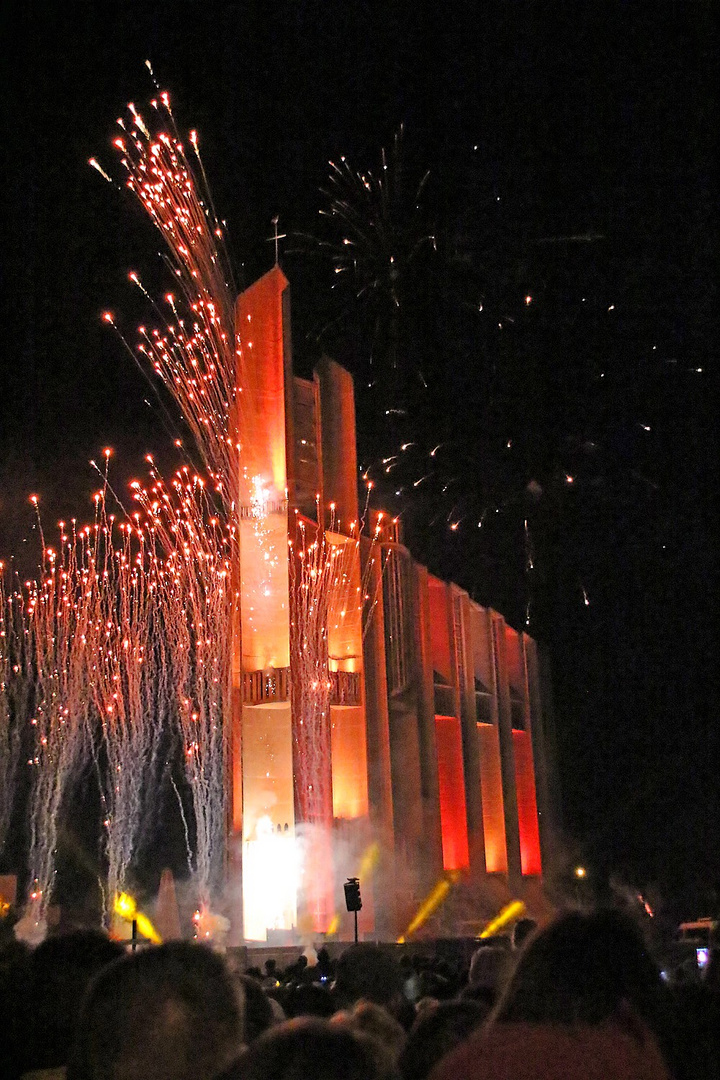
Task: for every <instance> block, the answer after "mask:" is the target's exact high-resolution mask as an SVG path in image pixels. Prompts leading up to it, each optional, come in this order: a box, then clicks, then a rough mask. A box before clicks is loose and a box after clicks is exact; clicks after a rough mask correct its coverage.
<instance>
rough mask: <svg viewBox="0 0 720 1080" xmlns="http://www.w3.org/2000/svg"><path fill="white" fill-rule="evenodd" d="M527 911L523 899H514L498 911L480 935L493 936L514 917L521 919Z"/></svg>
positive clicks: (480, 936) (484, 936)
mask: <svg viewBox="0 0 720 1080" xmlns="http://www.w3.org/2000/svg"><path fill="white" fill-rule="evenodd" d="M525 911H526V907H525V905H524V904H523V902H522V900H513V901H512V903H510V904H508V905H507V906H506V907H504V908H503V909H502V911H500V912H498V914H497V915H496V916H495V918H494V919H491V920H490V922H489V923H488V924H487V926H485V927H484V928H483V929H482V930H481V931H480V933H479V934H478V937H479V938H489V937H492V936H493V934H497V933H498V932H499V931H500V930H502V928H503V927H504V926H507V924H508V923H509V922H512V921H513V920H514V919H519V918H520V917H521V916H522V915H524V914H525Z"/></svg>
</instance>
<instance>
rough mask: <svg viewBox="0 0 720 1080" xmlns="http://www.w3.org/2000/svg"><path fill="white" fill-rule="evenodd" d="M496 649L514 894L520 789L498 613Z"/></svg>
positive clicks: (507, 838) (518, 880)
mask: <svg viewBox="0 0 720 1080" xmlns="http://www.w3.org/2000/svg"><path fill="white" fill-rule="evenodd" d="M492 620H493V649H494V654H495V669H496V672H497V702H498V734H499V736H500V760H501V766H502V786H503V805H504V810H505V843H506V845H507V860H508V882H509V884H510V887H511V889H512V890H513V891H515V890H518V889H520V887H521V884H522V868H521V860H520V826H519V824H518V805H517V789H516V786H515V784H516V780H515V752H514V748H513V738H512V711H511V707H510V682H509V679H508V670H507V655H506V645H505V620H504V619H503V617H502V615H498V614H497V612H493V613H492Z"/></svg>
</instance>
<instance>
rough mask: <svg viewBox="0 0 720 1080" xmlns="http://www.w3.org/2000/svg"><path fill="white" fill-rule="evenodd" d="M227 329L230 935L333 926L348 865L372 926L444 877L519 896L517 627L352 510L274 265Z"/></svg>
mask: <svg viewBox="0 0 720 1080" xmlns="http://www.w3.org/2000/svg"><path fill="white" fill-rule="evenodd" d="M236 330H237V334H238V337H239V339H240V342H241V346H242V347H241V349H240V351H239V359H238V387H239V393H238V398H237V400H238V405H237V408H238V430H239V431H240V432H241V433H242V445H241V456H240V460H241V462H242V475H241V477H240V492H239V500H238V501H239V569H238V577H239V582H238V586H239V594H240V603H239V611H238V614H237V625H236V633H235V640H236V648H235V659H234V670H233V688H234V696H235V709H234V716H233V731H232V739H231V743H232V748H231V761H230V772H231V777H230V779H229V785H230V792H231V797H230V808H229V818H230V823H229V827H230V842H229V849H230V852H231V860H232V863H233V865H234V866H235V867H236V868H238V872H239V873H240V874H241V878H242V905H241V906H242V918H241V920H240V918H239V916H240V912H239V911H238V913H237V914H238V922H239V923H240V925H239V926H238V928H237V929H238V930H239V934H237V935H236V936H237V937H238V938H243V939H244V940H246V941H268V942H273V941H274V942H277V943H278V944H280V943H282V942H284V941H286V940H287V941H290V940H292V935H293V934H296V933H297V930H298V928H299V930H300V932H303V931H304V932H312V933H314V934H338V935H339V936H340V937H344V938H347V937H348V936H349V927H350V921H349V920H350V916H349V915H348V914H347V913H346V911H345V904H344V901H343V882H344V881H345V880H346V878H348V877H356V876H357V877H360V884H361V889H362V897H363V909H362V911H361V912H360V928H361V932H362V933H364V934H365V935H372V936H373V937H378V938H380V939H386V940H396V939H397V937H398V935H399V934H401V933H402V932H403V931H404V930H405V928H406V927H407V926H408V924H409V922H410V921H411V919H412V917H413V915H414V914H415V913H416V912H417V910H418V908H419V907H420V905H421V904H422V902H423V900H424V898H425V897H427V896H428V894H429V893H431V891H432V889H433V887H434V886H435V885H436V884H437V883H438V882H439V881H442V880H446V881H448V882H452V883H453V886H454V887H455V888H457V889H460V890H463V889H464V890H465V892H466V893H467V894H468V895H471V896H474V897H476V898H477V897H480V898H482V897H485V898H486V909H487V912H488V913H492V912H493V910H495V911H496V910H497V908H498V907H499V906H501V905H502V903H504V902H506V900H508V899H510V898H520V899H524V900H525V901H526V902H527V903H528V906H529V907H530V909H531V910H532V909H533V904H534V903H535V904H537V903H539V902H540V901H539V898H540V896H541V891H542V878H543V873H544V872H545V871H546V870H547V867H548V865H549V864H550V862H551V860H552V854H553V842H554V834H555V826H556V818H555V810H554V801H555V792H556V784H555V780H554V766H553V761H554V757H553V752H552V737H551V736H552V730H551V727H550V714H549V708H548V704H547V697H546V685H547V679H546V678H545V676H544V674H543V666H542V662H541V661H542V658H541V657H540V656H539V653H538V648H537V646H536V643H535V641H533V639H532V638H530V637H529V636H528V635H527V634H524V633H518V632H517V631H515V630H514V629H512V628H511V627H510V626H508V625H507V623H506V622H505V620H504V619H503V617H502V615H500V614H498V613H497V612H495V611H492V610H488V609H485V608H483V607H480V606H479V605H478V604H476V603H474V602H473V601H472V600H471V599H470V597H469V596H468V595H467V593H465V592H464V591H463V590H461V589H460V588H459V587H457V586H455V585H453V584H451V583H447V582H444V581H440V580H439V579H437V578H435V577H433V575H432V574H430V573H429V572H428V571H427V569H426V568H424V567H423V566H420V565H418V564H417V563H416V562H415V561H414V560H413V558H412V555H411V554H410V552H409V551H408V550H407V549H406V548H405V547H404V546H403V543H402V539H401V536H400V535H399V531H398V526H397V524H396V523H395V522H393V521H392V520H391V519H389V518H387V517H385V516H383V515H381V514H379V513H378V512H377V511H371V512H370V513H369V514H368V520H367V521H366V522H365V525H364V528H363V529H362V530H361V527H360V519H361V516H362V508H361V507H359V506H358V468H357V458H356V433H355V407H354V396H353V382H352V378H351V376H350V375H349V373H348V372H347V371H345V370H344V369H343V368H342V367H340V366H339V365H338V364H336V363H334V362H333V361H331V360H327V359H324V360H322V361H321V363H320V364H319V365H318V367H317V370H316V371H315V374H314V377H313V379H312V380H307V379H302V378H299V377H297V376H295V375H293V372H292V349H291V335H290V321H289V289H288V283H287V280H286V278H285V277H284V275H283V273H282V271H281V270H280V269H279V267H277V266H276V267H275V268H274V269H273V270H271V271H270V272H269V273H268V274H266V275H265V276H264V277H262V278H261V279H260V280H259V281H257V282H256V283H255V284H254V285H252V286H251V287H250V288H249V289H247V290H246V291H245V292H243V293H242V294H241V295H240V297H239V298H238V300H237V306H236ZM240 868H241V869H240ZM480 908H482V902H480ZM480 915H481V912H480V911H479V910H478V912H477V916H478V917H480ZM431 926H435V930H436V931H437V924H435V923H429V924H428V929H430V927H431ZM451 932H454V933H456V934H462V933H468V932H469V931H468V926H467V925H464V926H463V925H460V921H458V923H457V925H455V926H453V927H451Z"/></svg>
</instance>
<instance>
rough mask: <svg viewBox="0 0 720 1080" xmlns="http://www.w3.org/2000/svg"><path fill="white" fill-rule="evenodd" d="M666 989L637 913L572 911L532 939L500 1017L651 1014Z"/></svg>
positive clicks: (563, 1019)
mask: <svg viewBox="0 0 720 1080" xmlns="http://www.w3.org/2000/svg"><path fill="white" fill-rule="evenodd" d="M661 989H662V985H661V981H660V973H659V971H658V969H657V967H656V966H655V965H654V963H653V961H652V960H651V959H650V956H649V954H648V952H647V950H646V948H645V943H644V941H643V939H642V936H641V934H640V932H639V930H638V929H637V927H636V926H635V924H634V923H633V922H632V920H631V919H629V918H628V917H627V916H625V915H623V914H621V913H620V912H617V911H598V912H594V913H591V914H586V913H581V912H569V913H567V914H565V915H562V916H560V917H559V918H558V919H556V920H555V921H554V922H553V923H551V924H550V925H549V926H547V927H546V928H545V929H544V930H542V931H540V932H539V933H538V934H537V935H536V936H535V937H533V938H531V939H530V941H529V942H528V943H527V945H526V947H525V949H524V950H523V951H522V952H521V954H520V958H519V960H518V963H517V967H516V968H515V971H514V972H513V975H512V977H511V979H510V981H509V983H508V986H507V987H506V989H505V992H504V993H503V994H502V996H501V999H500V1001H499V1002H498V1005H497V1008H496V1009H495V1012H494V1016H495V1017H496V1018H497V1019H498V1020H526V1021H531V1022H545V1021H546V1022H553V1023H560V1024H571V1023H574V1022H576V1021H578V1022H584V1023H588V1024H597V1023H601V1022H602V1021H604V1020H608V1019H612V1018H613V1017H616V1016H617V1015H618V1014H619V1013H620V1012H621V1011H622V1009H623V1008H624V1007H627V1006H632V1007H633V1008H634V1010H635V1011H636V1012H637V1013H638V1014H639V1015H641V1016H644V1017H645V1019H647V1020H652V1015H651V1014H652V1011H653V1007H654V1003H655V1001H656V999H657V996H658V994H659V993H660V992H661Z"/></svg>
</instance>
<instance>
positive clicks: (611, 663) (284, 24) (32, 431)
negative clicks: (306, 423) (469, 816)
mask: <svg viewBox="0 0 720 1080" xmlns="http://www.w3.org/2000/svg"><path fill="white" fill-rule="evenodd" d="M48 7H49V8H50V12H49V13H48V10H47V8H48ZM2 18H3V21H4V26H3V32H2V38H3V41H4V42H5V48H4V54H5V55H4V57H3V69H4V80H3V99H2V124H3V131H2V140H1V145H2V149H3V152H4V155H5V159H4V163H3V196H4V197H3V211H4V221H3V229H2V268H3V290H2V314H1V316H0V318H1V326H2V334H1V335H0V344H1V348H2V354H1V360H0V554H2V555H4V556H7V555H9V554H11V553H13V552H14V553H16V555H17V556H18V558H19V560H20V562H22V561H23V560H26V561H27V560H28V559H29V561H30V562H32V559H33V557H34V556H33V555H30V556H28V554H27V553H28V551H31V552H32V551H35V550H36V548H35V547H34V545H36V543H37V533H36V530H34V529H33V519H32V515H31V508H30V506H29V504H28V501H27V498H28V495H29V494H30V493H31V492H38V493H39V494H40V495H41V498H42V502H41V507H42V512H43V519H44V521H45V524H46V526H49V527H50V528H51V527H53V526H54V522H55V521H56V520H57V517H58V516H59V515H61V514H62V515H65V516H72V515H76V516H78V517H79V518H83V517H84V516H85V515H87V516H88V517H89V516H90V511H91V506H90V501H89V495H90V492H91V491H92V490H93V489H94V487H95V486H96V480H94V479H93V475H92V471H91V469H90V468H89V465H88V461H89V459H90V458H92V457H96V456H97V455H98V453H99V452H100V450H101V448H102V447H104V446H112V447H114V449H115V451H116V454H117V459H118V464H117V465H116V466H114V468H116V469H117V470H118V472H117V475H118V477H119V478H120V477H123V478H125V477H129V476H130V475H131V473H133V472H134V471H135V472H136V471H137V470H139V469H141V468H142V464H141V458H142V455H143V453H145V452H146V451H148V450H151V451H153V452H155V453H156V454H158V455H159V456H160V459H161V460H162V459H163V455H166V454H168V448H169V447H170V445H171V442H172V439H173V437H174V436H175V435H176V434H177V433H178V431H180V432H181V422H180V420H177V421H172V422H168V420H167V417H166V415H165V412H164V411H163V410H162V409H161V408H160V407H159V403H158V396H157V393H156V390H154V389H153V388H152V387H151V386H150V385H149V383H148V381H147V380H146V378H145V377H144V376H143V374H142V373H141V372H140V370H139V369H138V367H137V366H136V365H135V364H134V362H133V359H132V357H131V356H130V355H128V353H127V352H126V351H125V350H124V349H123V346H122V344H121V342H120V341H119V340H118V339H117V337H116V336H114V335H113V334H112V333H111V332H110V331H109V330H108V328H107V327H106V326H104V325H103V323H102V322H101V313H102V312H103V311H104V310H106V309H110V310H112V311H113V312H114V313H115V316H116V319H117V321H118V323H119V324H120V326H121V328H122V330H123V332H124V334H125V335H126V337H127V338H128V340H129V341H131V342H132V341H133V340H134V331H135V327H136V325H137V324H138V322H140V321H143V320H145V319H147V318H148V312H147V306H143V302H142V298H141V297H140V296H139V294H138V293H137V291H134V290H133V289H132V287H131V286H130V285H129V283H128V281H127V273H128V271H129V270H130V269H136V270H138V271H139V272H140V273H141V274H142V276H143V280H144V281H145V282H146V284H148V285H149V287H150V288H151V289H152V291H153V292H156V293H157V294H158V295H162V291H163V288H164V285H165V281H164V278H163V271H162V267H161V265H160V260H159V259H158V254H157V253H158V249H159V246H160V245H159V241H158V239H157V237H156V235H155V233H154V231H153V230H152V228H151V226H150V225H149V224H148V223H147V222H146V221H145V220H144V218H143V216H142V213H141V211H140V210H139V208H138V207H137V206H135V205H134V204H133V203H132V202H131V201H130V198H129V197H128V196H127V195H124V194H123V193H122V192H119V191H118V190H116V189H115V188H113V187H112V186H111V185H109V184H106V183H105V182H103V180H102V179H101V178H100V177H99V176H98V174H97V173H96V172H94V171H93V170H92V169H90V168H89V167H88V165H87V160H88V158H89V157H90V156H93V155H94V156H97V157H98V159H99V160H100V161H101V162H102V163H103V164H104V165H105V167H106V168H109V169H110V171H112V172H114V175H115V176H116V177H119V176H120V172H119V169H117V168H114V166H115V165H116V162H115V161H114V157H113V152H112V150H111V149H110V141H111V139H112V137H113V136H114V134H115V130H116V129H115V126H114V121H115V118H116V117H118V116H120V115H121V113H122V112H123V111H124V108H125V105H126V103H127V102H128V101H134V102H135V103H136V104H137V105H138V107H140V108H142V107H143V106H145V105H146V103H147V101H148V100H149V99H150V98H151V97H152V96H153V93H154V87H153V84H152V80H151V78H150V76H149V73H148V71H147V68H146V67H145V64H144V61H145V60H146V59H150V60H151V61H152V65H153V69H154V72H155V75H156V77H157V79H158V81H159V82H160V84H161V86H162V88H163V89H168V90H169V91H170V94H171V98H172V103H173V111H174V114H175V116H176V119H177V121H178V126H179V127H180V129H181V130H182V131H187V130H189V129H190V128H196V129H197V130H198V132H199V135H200V145H201V152H202V155H203V161H204V165H205V169H206V172H207V175H208V178H209V181H210V187H211V190H212V194H213V197H214V200H215V204H216V207H217V210H218V213H219V215H220V217H221V218H223V219H225V220H226V221H227V223H228V228H229V236H230V251H231V254H232V258H233V263H234V269H235V274H236V279H237V285H238V287H242V286H243V285H247V284H249V283H250V282H252V281H253V280H254V279H255V278H256V277H257V276H259V274H261V273H263V272H264V271H265V270H267V269H269V267H270V266H271V264H272V260H273V245H272V243H271V242H269V238H270V237H271V236H272V232H273V226H272V218H273V217H274V216H275V215H279V227H280V232H281V233H284V234H287V236H286V238H285V239H283V240H282V241H281V264H282V266H283V269H284V270H285V272H286V274H287V275H288V277H289V279H290V282H291V287H292V296H293V327H294V354H295V366H296V369H297V370H298V371H299V372H300V373H302V374H309V372H310V371H311V370H312V366H313V363H314V362H315V361H316V360H317V359H318V357H319V355H320V354H321V352H322V351H327V352H328V353H329V354H330V355H332V356H334V357H335V358H336V359H338V360H339V361H340V362H341V363H344V364H346V365H347V366H348V367H349V368H350V370H351V371H353V374H354V375H355V378H356V387H357V408H358V428H359V431H358V439H359V451H360V459H361V461H362V462H363V465H364V466H365V467H366V468H367V469H368V470H369V474H370V476H371V477H372V478H373V479H374V480H375V482H376V485H377V487H376V493H375V494H374V496H373V498H374V500H376V504H377V505H378V506H386V507H387V508H388V509H391V510H393V511H394V512H400V513H401V515H402V518H403V522H404V526H405V535H406V538H407V541H408V543H409V546H410V547H411V549H412V550H413V552H414V553H415V554H416V556H417V557H418V558H419V559H422V560H423V561H425V562H426V563H427V565H428V566H429V567H430V569H431V570H432V571H433V572H435V573H438V574H439V575H441V576H444V577H451V578H452V579H453V580H456V581H458V582H459V583H460V584H461V585H463V586H464V587H466V588H467V589H468V590H469V591H470V592H471V594H472V595H473V596H474V597H475V598H476V599H477V600H478V601H480V602H481V603H485V604H491V605H492V606H494V607H496V608H497V609H498V610H500V611H502V612H503V613H504V614H505V615H506V617H507V618H508V619H509V621H510V622H511V623H512V624H513V625H514V626H516V627H517V628H518V629H523V628H527V629H528V631H529V632H530V633H532V634H534V635H535V636H536V637H538V639H539V640H540V641H542V642H544V643H545V644H546V645H547V647H548V649H549V652H550V655H551V658H552V664H553V674H554V685H555V713H556V724H557V741H558V754H559V765H560V775H561V779H562V803H563V812H564V819H565V832H566V839H567V845H568V857H569V858H570V859H572V860H575V859H581V860H582V861H584V862H586V863H587V865H588V867H589V868H590V871H591V873H592V874H594V875H595V877H596V880H602V879H603V878H605V877H606V876H607V874H608V873H611V872H612V873H614V874H615V875H617V876H619V877H620V878H622V880H624V881H626V882H628V883H631V884H634V885H636V886H638V887H641V888H646V887H648V886H649V885H651V884H653V883H655V884H657V885H658V886H659V888H660V891H661V892H662V893H663V895H665V896H666V897H667V898H668V900H670V901H672V902H675V903H676V904H677V906H678V907H679V908H683V910H685V911H687V913H688V914H690V915H696V914H705V913H707V909H708V908H709V906H710V905H712V904H716V903H717V887H718V885H720V864H719V861H718V859H719V848H718V835H717V833H718V830H717V822H718V782H717V772H718V764H717V763H718V761H719V760H720V755H719V754H718V750H719V747H718V738H717V730H716V725H715V717H714V714H713V713H711V706H712V705H714V704H715V701H716V695H717V689H718V688H717V676H716V668H717V663H716V659H715V652H716V647H717V640H718V639H717V635H716V634H715V632H714V629H713V627H714V611H715V604H714V597H713V592H714V588H713V585H714V583H716V578H717V575H716V573H715V567H716V553H715V536H716V530H715V525H716V523H715V519H714V513H713V509H712V507H713V501H714V500H713V496H714V494H715V479H716V461H717V445H716V439H715V430H714V429H715V412H714V403H713V383H714V378H715V373H716V363H717V361H716V352H717V334H716V327H717V324H716V305H717V292H716V287H715V281H716V272H715V266H714V260H713V253H714V250H715V241H716V239H717V236H716V224H717V221H716V209H715V202H714V199H715V196H716V187H715V182H716V175H715V173H714V169H713V166H712V163H713V160H714V156H715V154H714V151H715V147H714V132H715V131H716V129H717V119H718V117H717V108H716V106H717V100H716V97H715V87H714V85H713V83H714V80H713V78H712V74H711V73H712V68H713V64H712V60H713V58H714V56H715V55H716V51H715V47H716V44H717V41H716V36H715V24H714V21H713V18H712V13H711V5H710V4H709V3H707V4H706V3H702V2H692V0H691V2H689V3H685V4H674V3H670V2H669V0H668V2H667V3H659V4H653V5H651V4H647V5H645V4H642V3H641V4H629V3H628V4H622V3H611V2H610V3H600V4H584V3H579V2H578V3H574V2H569V3H568V2H565V3H556V4H554V3H540V2H532V0H525V2H523V0H517V2H516V3H512V4H508V3H502V2H499V0H492V2H488V3H475V4H473V3H466V2H454V0H451V2H450V3H445V4H440V5H435V10H434V11H433V12H431V13H430V14H427V15H424V14H423V15H422V16H421V15H420V11H419V8H418V6H411V5H405V4H397V5H395V4H392V5H391V4H388V3H387V2H385V3H375V2H373V0H365V2H361V0H344V2H338V3H334V2H330V3H328V2H327V0H325V2H322V3H321V2H319V0H303V2H302V3H300V2H298V0H295V2H292V0H276V2H275V3H274V4H273V5H268V4H260V3H258V2H257V0H249V2H247V3H230V2H218V3H196V2H194V0H186V2H178V3H169V2H167V0H158V2H156V3H154V4H146V3H139V2H137V0H127V2H125V3H119V4H117V5H114V6H112V7H108V6H106V5H103V4H97V5H95V4H92V5H90V4H85V3H73V2H69V3H64V4H51V5H46V4H42V5H41V4H39V3H36V2H34V0H30V2H27V3H23V4H13V3H8V4H5V5H4V6H3V12H2ZM401 127H402V135H401V136H400V135H399V132H400V130H401ZM383 148H385V149H386V151H387V154H386V159H385V163H386V165H387V169H385V170H383V168H382V162H381V150H382V149H383ZM343 156H344V157H345V159H346V162H347V163H348V166H349V167H350V171H351V172H354V171H355V170H359V171H361V172H363V173H364V174H365V175H366V176H367V175H368V170H369V171H370V172H372V174H373V175H374V176H375V177H380V176H384V183H385V191H386V193H388V196H389V197H388V199H387V200H386V202H385V203H384V204H383V205H379V204H378V202H377V200H376V201H373V200H372V199H367V200H363V198H362V197H361V192H360V194H359V193H358V192H359V190H360V189H359V188H358V186H357V185H355V187H354V188H353V187H352V185H351V184H350V186H349V187H348V190H347V192H345V194H347V195H348V198H349V200H350V210H351V211H352V213H353V214H357V218H353V220H354V221H356V223H357V222H360V225H359V226H358V228H359V229H360V231H361V232H362V235H363V236H366V237H369V238H370V239H369V240H368V242H367V245H366V248H365V250H364V252H363V257H362V258H361V259H360V260H359V261H358V262H357V264H356V266H355V267H354V268H348V270H347V271H345V272H343V273H341V274H337V273H336V272H335V270H336V267H337V266H338V263H337V260H338V259H339V260H343V259H344V258H345V256H346V255H347V250H346V249H343V245H342V239H343V235H344V234H345V233H346V231H347V230H346V229H345V233H344V226H346V225H347V224H348V223H347V221H346V222H344V223H343V222H342V221H340V220H339V219H338V218H337V216H336V217H335V218H332V217H328V216H326V215H321V214H319V211H320V210H322V209H328V208H329V207H330V205H331V200H332V198H333V194H334V193H335V194H337V192H338V187H337V184H336V185H335V187H333V182H332V181H331V179H330V177H331V168H330V165H329V161H331V160H332V161H334V162H336V163H337V164H338V165H340V164H341V158H342V157H343ZM334 175H335V177H336V180H337V177H338V175H339V174H338V173H335V174H334ZM348 175H349V174H348ZM390 196H391V197H390ZM353 198H355V199H356V202H355V204H353V202H352V200H353ZM363 222H364V223H363ZM358 235H359V234H358ZM431 238H432V239H431ZM390 254H393V255H394V258H395V262H394V263H393V267H392V272H390V270H389V269H388V267H389V255H390ZM333 260H335V261H333ZM340 265H342V264H340ZM359 291H361V293H362V294H361V297H360V299H359V300H358V299H356V294H357V293H358V292H359ZM528 298H529V299H528ZM403 445H406V447H407V448H406V450H401V449H400V447H401V446H403ZM433 450H435V453H434V454H432V455H431V451H433ZM394 455H397V457H395V456H394ZM168 456H169V455H168ZM383 459H388V460H387V461H386V462H383ZM388 464H390V466H391V469H390V472H389V473H386V472H385V469H386V468H387V465H388ZM119 482H120V483H122V482H124V479H123V480H122V481H120V480H119ZM398 493H399V494H398ZM50 528H49V531H50ZM713 889H715V895H713ZM698 906H702V907H703V908H704V909H705V910H703V911H700V910H694V908H697V907H698Z"/></svg>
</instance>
